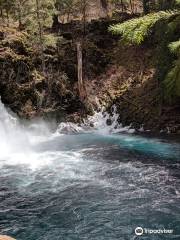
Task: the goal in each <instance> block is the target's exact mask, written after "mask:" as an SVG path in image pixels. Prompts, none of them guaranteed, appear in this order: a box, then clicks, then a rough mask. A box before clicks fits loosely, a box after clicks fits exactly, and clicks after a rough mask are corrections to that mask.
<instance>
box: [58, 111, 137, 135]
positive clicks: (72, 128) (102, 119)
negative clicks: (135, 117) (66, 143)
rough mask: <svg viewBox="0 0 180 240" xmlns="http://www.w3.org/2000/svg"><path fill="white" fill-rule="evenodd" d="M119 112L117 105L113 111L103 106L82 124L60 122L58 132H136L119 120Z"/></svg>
mask: <svg viewBox="0 0 180 240" xmlns="http://www.w3.org/2000/svg"><path fill="white" fill-rule="evenodd" d="M118 119H119V114H118V113H117V108H116V106H113V107H112V111H111V113H108V112H106V111H105V108H102V109H101V110H100V111H99V112H95V113H94V115H93V116H89V117H88V118H87V119H85V120H84V123H82V124H79V125H78V124H75V123H71V122H67V123H60V125H59V127H58V129H57V133H61V134H64V133H65V134H74V133H82V132H94V131H96V132H98V133H99V134H111V133H123V132H126V133H135V129H133V128H132V127H131V125H130V126H126V127H123V126H122V124H121V123H119V122H118Z"/></svg>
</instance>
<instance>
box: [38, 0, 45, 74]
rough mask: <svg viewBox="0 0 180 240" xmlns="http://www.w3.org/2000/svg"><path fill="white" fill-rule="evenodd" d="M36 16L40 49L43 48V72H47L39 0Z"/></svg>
mask: <svg viewBox="0 0 180 240" xmlns="http://www.w3.org/2000/svg"><path fill="white" fill-rule="evenodd" d="M36 16H37V23H38V29H39V42H40V50H41V60H42V69H43V72H44V73H45V59H44V44H43V29H42V24H41V17H40V6H39V0H36Z"/></svg>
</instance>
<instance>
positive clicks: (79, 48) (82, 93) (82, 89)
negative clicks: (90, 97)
mask: <svg viewBox="0 0 180 240" xmlns="http://www.w3.org/2000/svg"><path fill="white" fill-rule="evenodd" d="M77 61H78V91H79V96H80V99H81V101H84V100H85V97H86V92H85V87H84V83H83V64H82V63H83V62H82V45H81V43H80V42H77Z"/></svg>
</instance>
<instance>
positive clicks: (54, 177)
mask: <svg viewBox="0 0 180 240" xmlns="http://www.w3.org/2000/svg"><path fill="white" fill-rule="evenodd" d="M0 113H1V115H0V234H6V235H9V236H12V237H15V238H16V239H17V240H50V239H53V240H80V239H82V240H85V239H88V240H134V239H147V240H156V239H157V240H159V239H163V240H164V239H165V240H166V239H176V240H178V239H180V143H179V142H178V141H177V140H173V139H169V138H162V137H161V138H155V137H146V136H140V135H136V134H135V133H134V130H133V129H131V127H126V128H123V127H122V126H121V125H119V124H118V123H117V117H118V116H117V114H115V112H114V113H113V114H112V116H110V115H108V114H103V112H99V113H96V114H95V115H94V116H93V117H91V118H89V119H88V121H87V122H85V124H84V125H83V126H76V125H75V124H72V123H61V124H60V125H59V127H58V128H57V130H54V131H52V130H51V129H50V128H49V126H48V124H46V123H43V122H40V121H39V122H36V123H31V124H29V125H27V124H26V125H22V124H20V123H19V121H18V120H17V118H15V117H13V116H12V114H10V113H8V112H7V110H6V109H5V107H4V106H3V104H2V103H0ZM109 118H110V120H111V121H110V122H111V124H110V126H107V124H106V123H107V119H109ZM137 227H141V228H143V229H145V228H146V229H154V230H158V229H161V230H162V229H167V230H168V229H169V230H173V231H172V232H171V233H166V234H162V233H161V234H158V233H152V234H150V233H149V234H146V233H144V234H143V235H141V236H137V235H136V234H135V229H136V228H137Z"/></svg>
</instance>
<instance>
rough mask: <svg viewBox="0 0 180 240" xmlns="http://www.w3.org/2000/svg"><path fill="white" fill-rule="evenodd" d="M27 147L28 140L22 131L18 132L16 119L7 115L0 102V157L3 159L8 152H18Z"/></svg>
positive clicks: (18, 126) (18, 127)
mask: <svg viewBox="0 0 180 240" xmlns="http://www.w3.org/2000/svg"><path fill="white" fill-rule="evenodd" d="M27 145H28V139H27V138H26V136H25V135H24V134H23V132H22V130H21V131H20V125H19V123H18V121H17V119H16V118H15V117H13V116H12V115H11V114H10V113H8V111H7V110H6V108H5V107H4V105H3V104H2V102H1V101H0V146H1V156H0V157H1V158H2V157H5V156H6V155H9V153H10V152H15V151H16V152H18V151H19V150H20V149H22V147H23V148H26V146H27Z"/></svg>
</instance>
